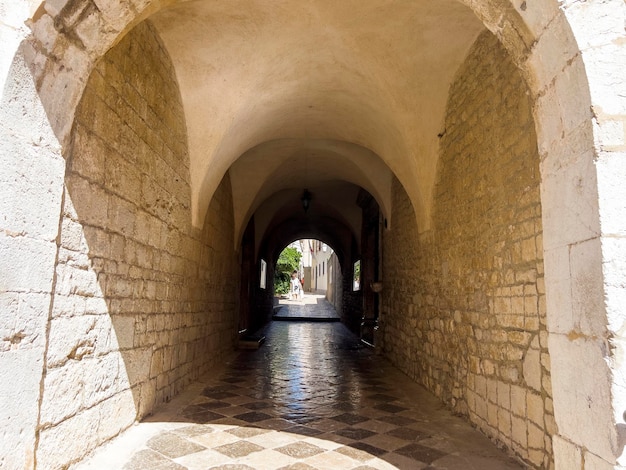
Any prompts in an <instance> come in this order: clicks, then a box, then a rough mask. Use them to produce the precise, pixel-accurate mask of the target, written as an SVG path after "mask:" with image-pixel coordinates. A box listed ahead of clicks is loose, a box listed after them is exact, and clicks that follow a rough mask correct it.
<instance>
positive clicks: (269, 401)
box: [79, 303, 521, 470]
mask: <svg viewBox="0 0 626 470" xmlns="http://www.w3.org/2000/svg"><path fill="white" fill-rule="evenodd" d="M321 304H322V305H324V304H323V303H321ZM314 305H315V304H309V305H308V307H307V308H309V309H314V308H315V307H314ZM263 334H264V335H265V336H266V337H267V341H266V342H265V344H263V345H262V346H261V348H260V349H258V350H253V351H242V352H241V353H238V354H237V355H235V356H233V359H232V360H231V361H230V362H229V363H228V364H227V365H226V366H225V367H224V368H223V369H222V370H220V371H217V372H215V373H213V374H211V375H210V376H207V377H205V378H204V379H203V380H202V381H201V382H198V383H196V384H194V385H192V386H191V387H190V388H189V389H188V390H187V391H186V392H185V393H183V394H182V395H180V396H179V397H177V398H176V399H175V400H174V401H172V402H171V403H169V404H168V405H166V406H165V407H164V408H162V409H161V410H160V411H158V412H157V413H156V414H155V415H153V416H152V417H150V418H148V419H147V420H145V421H144V422H143V423H140V424H139V425H137V426H134V427H133V428H131V429H130V430H129V431H128V432H126V433H124V434H123V435H122V436H120V437H118V438H117V439H116V440H115V441H113V442H112V443H110V444H109V445H108V446H105V447H104V448H103V449H101V450H100V451H99V453H98V454H96V455H95V456H94V457H93V458H92V459H91V460H90V461H87V462H86V463H84V464H83V465H82V466H80V467H79V468H81V469H82V470H85V469H102V468H108V469H124V470H140V469H141V470H143V469H168V470H175V469H179V470H183V469H194V470H195V469H202V470H206V469H240V470H248V469H294V470H295V469H298V470H315V469H320V470H321V469H333V470H335V469H354V470H356V469H358V470H366V469H449V470H472V469H475V470H478V469H480V470H506V469H510V470H513V469H519V468H521V467H520V466H519V465H518V464H516V463H515V462H514V461H513V460H511V459H510V458H509V457H507V455H505V454H504V453H503V452H502V451H500V450H499V449H497V448H496V447H495V446H494V445H493V444H492V443H491V442H490V441H489V440H488V439H487V438H486V437H484V436H483V435H481V434H480V433H478V432H477V431H475V430H474V429H472V427H471V426H470V425H469V424H467V423H466V422H465V421H463V420H462V419H460V418H458V417H454V416H452V415H451V414H450V413H449V412H448V411H447V410H445V409H444V408H443V406H442V405H441V404H440V402H439V401H438V400H436V399H435V398H434V397H433V396H432V395H430V394H429V393H428V392H426V391H425V390H424V389H423V388H421V387H420V386H418V385H416V384H415V383H414V382H412V381H411V380H410V379H408V378H407V377H406V376H404V375H403V374H402V373H401V372H399V371H398V370H397V369H395V368H394V367H393V366H391V365H390V364H389V363H388V362H386V361H385V360H384V359H383V358H381V357H379V356H377V355H375V354H374V352H373V351H372V350H371V349H369V348H366V347H364V346H363V345H362V344H361V343H360V341H359V339H358V338H357V337H356V336H354V335H353V334H352V333H350V332H349V331H348V330H347V328H346V327H345V326H344V325H343V324H341V323H336V322H329V323H319V322H302V321H299V322H286V321H282V322H272V323H270V324H269V325H268V326H267V327H266V328H265V329H264V331H263Z"/></svg>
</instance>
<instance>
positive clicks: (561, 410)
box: [549, 334, 617, 468]
mask: <svg viewBox="0 0 626 470" xmlns="http://www.w3.org/2000/svg"><path fill="white" fill-rule="evenodd" d="M605 349H606V346H605V344H604V342H603V341H602V340H597V339H589V338H584V337H581V338H577V339H573V340H572V339H570V337H568V336H566V335H560V334H551V335H550V337H549V350H550V359H551V362H552V390H553V398H554V415H555V419H556V423H557V426H558V430H559V434H560V435H561V436H562V437H563V438H564V439H566V440H568V441H570V442H572V443H575V444H576V445H578V446H580V447H584V448H586V449H588V450H589V451H590V452H592V453H594V454H596V455H599V456H601V457H602V458H604V459H606V460H607V461H610V460H615V455H614V449H616V448H617V431H616V428H615V424H614V419H613V416H612V412H611V410H612V408H613V407H612V402H611V372H610V370H609V368H608V366H607V363H606V356H605ZM581 372H584V373H581ZM562 468H565V467H562Z"/></svg>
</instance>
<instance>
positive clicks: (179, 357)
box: [36, 22, 238, 469]
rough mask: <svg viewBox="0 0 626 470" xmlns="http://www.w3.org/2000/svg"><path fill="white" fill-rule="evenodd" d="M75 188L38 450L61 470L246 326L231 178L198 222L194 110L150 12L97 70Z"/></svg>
mask: <svg viewBox="0 0 626 470" xmlns="http://www.w3.org/2000/svg"><path fill="white" fill-rule="evenodd" d="M65 187H66V189H65V193H64V199H63V204H62V208H63V209H62V214H61V220H60V239H59V240H58V243H59V249H58V255H57V264H56V273H55V286H54V296H53V301H52V309H51V311H52V313H51V319H50V323H49V327H48V333H47V345H48V347H47V353H46V356H45V377H44V381H43V387H42V398H41V411H40V420H39V429H38V436H39V441H38V447H37V452H36V458H37V466H38V467H41V468H50V469H54V468H64V466H65V465H67V464H68V463H71V462H73V461H77V460H80V459H81V458H82V457H83V456H85V454H86V453H88V452H89V451H90V450H92V449H94V448H95V447H96V446H98V445H100V444H101V443H103V442H105V441H107V440H108V439H110V438H111V437H113V436H115V435H116V434H118V433H119V432H120V431H121V430H123V429H125V428H126V427H128V426H130V425H131V424H132V423H133V422H134V421H135V420H136V419H139V418H141V417H143V416H145V415H147V414H149V413H150V412H151V410H152V409H153V408H154V406H155V405H158V404H159V403H163V402H165V401H168V400H169V399H170V398H171V397H173V396H174V395H176V394H177V393H178V392H180V391H181V390H182V389H183V387H185V386H186V385H187V384H188V383H189V382H190V381H191V380H193V379H195V378H197V377H198V376H199V375H200V374H202V373H204V372H206V371H207V370H208V369H209V367H210V366H212V365H214V364H215V363H216V362H217V361H220V360H221V359H223V358H224V356H225V354H227V353H228V352H229V351H231V350H232V345H233V340H234V335H235V334H236V317H237V313H236V305H235V304H236V301H237V296H236V293H237V283H238V267H237V266H238V264H237V260H236V257H235V254H234V251H233V236H234V235H233V234H234V224H233V216H232V213H233V211H232V198H231V189H230V184H229V180H228V177H226V178H225V179H224V180H223V182H222V184H221V186H220V188H219V189H218V191H217V192H216V194H215V196H214V198H213V201H212V203H211V205H210V207H209V210H208V213H207V217H206V224H205V227H204V230H202V231H200V230H197V229H193V228H192V226H191V216H190V188H189V167H188V155H187V143H186V128H185V119H184V114H183V109H182V105H181V100H180V96H179V92H178V86H177V82H176V77H175V74H174V69H173V67H172V64H171V62H170V59H169V56H168V54H167V52H166V51H165V49H164V48H163V46H162V43H161V42H160V40H159V38H158V36H157V34H156V32H155V30H154V29H153V28H152V26H151V25H150V24H149V23H147V22H144V23H141V24H140V25H138V26H137V27H136V28H135V29H133V30H132V31H131V32H130V33H128V35H127V36H126V37H125V38H124V39H123V40H122V41H121V42H120V43H119V44H118V45H116V46H115V47H114V48H113V49H111V50H110V51H109V52H108V53H107V54H106V55H105V56H104V57H103V59H102V60H101V61H100V62H99V63H98V64H97V66H96V68H95V70H94V71H93V73H92V74H91V76H90V78H89V81H88V83H87V87H86V90H85V93H84V95H83V98H82V101H81V103H80V105H79V108H78V110H77V113H76V120H75V123H74V129H73V133H72V145H71V149H70V151H69V155H68V157H67V171H66V177H65Z"/></svg>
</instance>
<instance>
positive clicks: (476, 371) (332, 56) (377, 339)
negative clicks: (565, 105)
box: [40, 0, 554, 465]
mask: <svg viewBox="0 0 626 470" xmlns="http://www.w3.org/2000/svg"><path fill="white" fill-rule="evenodd" d="M351 13H353V12H352V10H351V9H350V8H348V6H345V5H343V4H337V3H336V2H330V1H325V0H319V1H315V2H305V3H301V4H289V8H285V7H281V6H277V5H270V4H266V3H264V2H245V8H243V6H242V5H239V4H233V3H232V2H229V3H224V2H209V1H193V2H182V3H173V4H172V5H171V6H168V7H165V8H163V9H161V10H159V11H158V12H156V13H154V14H153V15H151V16H150V17H149V18H147V19H146V20H144V21H142V22H139V23H138V24H137V25H135V26H134V27H133V28H132V29H130V30H129V31H128V32H127V33H126V34H125V36H124V37H123V38H120V40H119V41H118V42H117V43H116V44H115V45H114V46H113V47H112V48H111V49H110V50H108V52H107V53H106V54H105V55H104V56H103V57H102V58H101V59H100V61H99V62H98V63H97V64H96V66H95V68H94V70H93V71H92V72H91V74H90V76H89V79H88V80H87V83H86V87H85V91H84V93H83V96H82V98H81V102H80V105H79V107H78V109H77V112H76V117H75V121H74V125H73V128H72V138H71V145H70V146H69V147H68V150H67V165H68V166H67V173H66V176H65V181H66V188H67V190H66V195H65V198H64V203H63V204H64V207H63V220H62V236H61V246H62V250H61V253H62V256H60V258H59V261H58V268H57V271H58V274H57V275H58V277H59V279H61V280H65V281H66V282H65V283H64V282H60V283H59V286H61V287H63V286H67V288H66V289H65V288H63V289H61V290H60V292H59V293H58V295H56V297H55V302H56V304H57V305H58V310H59V312H61V313H60V314H59V316H58V318H55V319H54V320H53V327H52V329H51V339H50V343H51V344H53V345H55V344H57V341H58V344H59V346H58V351H57V352H53V353H51V354H50V355H49V366H48V367H49V368H50V371H49V373H48V377H49V378H48V380H49V382H50V383H49V387H46V390H47V391H46V392H45V393H44V395H43V396H44V403H53V402H55V401H56V400H57V399H58V396H59V394H60V393H61V392H60V389H59V387H57V386H56V385H55V382H54V377H55V374H58V375H59V376H60V375H61V374H62V373H63V372H64V371H67V370H69V368H75V367H76V364H75V362H74V360H76V359H77V358H78V359H83V358H85V359H88V358H91V357H93V359H94V361H93V362H97V363H98V364H101V361H102V359H103V358H105V359H104V360H105V362H106V361H107V360H109V361H111V362H115V361H117V360H118V359H119V358H120V357H121V360H122V362H123V364H124V367H122V368H121V370H120V371H119V372H118V373H117V375H107V372H106V371H107V369H106V367H104V366H102V370H101V375H102V376H103V380H104V381H105V382H110V385H108V386H106V387H103V388H102V390H100V389H98V392H99V393H98V394H96V396H95V397H93V398H92V399H90V400H91V401H89V402H82V401H80V400H78V401H75V402H72V403H71V404H70V405H69V406H68V407H66V408H65V410H64V413H62V416H50V417H49V418H48V419H49V423H50V427H49V429H51V430H52V429H54V428H55V426H56V425H58V424H59V423H61V422H63V420H65V419H67V418H68V417H69V416H74V414H76V413H81V412H84V411H85V410H89V409H94V407H99V406H102V405H101V404H102V403H106V402H107V401H112V400H120V398H119V397H122V396H124V397H126V398H125V401H124V405H123V406H124V407H126V408H127V411H129V413H127V414H126V415H125V416H126V418H124V419H121V420H118V421H116V422H115V423H114V424H112V426H111V429H112V430H109V431H107V432H108V433H109V434H111V433H113V434H114V433H116V432H118V430H119V429H121V428H124V427H125V426H128V425H130V422H132V420H134V419H141V418H142V417H144V416H146V415H148V414H149V413H150V412H151V411H152V410H153V409H154V407H155V406H157V405H159V404H161V403H163V402H166V401H169V400H170V399H171V398H172V397H174V396H176V395H177V394H179V393H180V392H181V391H182V390H183V389H184V388H185V386H186V385H188V384H189V383H190V382H191V381H193V380H195V379H196V378H198V377H199V376H201V375H202V374H204V373H206V372H208V371H210V370H211V369H212V368H214V367H216V366H217V365H219V364H220V362H221V361H223V360H224V358H226V357H227V356H228V354H229V352H230V351H231V350H232V348H233V346H234V345H236V344H237V339H238V337H239V335H241V333H242V332H247V331H254V330H256V329H258V328H260V327H261V326H263V325H264V324H265V323H266V322H267V321H268V319H269V318H270V316H271V312H272V306H273V289H272V288H271V283H270V288H265V289H263V288H261V287H260V285H259V274H258V273H259V271H260V262H261V260H266V261H268V273H267V274H268V279H272V278H273V265H274V263H275V261H276V259H277V257H278V254H279V253H280V250H281V249H282V248H283V247H284V246H285V245H286V244H287V243H289V242H291V241H293V240H296V239H299V238H315V239H319V240H322V241H324V242H326V243H328V244H329V245H331V246H332V247H333V248H334V250H335V252H336V254H337V258H338V260H339V264H340V266H341V272H342V273H343V276H342V294H341V297H342V304H341V312H340V315H341V317H342V320H343V321H344V323H345V324H346V325H347V326H348V327H349V328H350V329H351V330H352V331H355V332H357V333H358V334H359V335H360V336H361V338H363V339H364V340H365V341H366V342H367V343H369V344H371V345H373V346H374V347H376V348H377V350H378V351H380V353H381V354H383V355H384V356H385V357H387V358H388V359H389V360H390V361H391V362H392V363H393V364H394V365H396V366H397V367H399V368H400V369H401V370H402V371H403V372H404V373H405V374H407V375H408V376H409V377H411V378H412V379H414V380H415V381H416V382H418V383H420V384H422V385H424V386H425V387H426V388H427V389H428V390H430V391H431V392H432V393H434V394H435V395H436V396H437V397H438V398H439V399H440V400H441V401H442V402H444V403H445V404H446V406H448V407H450V408H451V409H453V410H454V411H455V412H457V413H459V414H461V415H463V416H465V417H467V419H469V420H470V421H472V422H473V423H474V424H475V425H476V426H478V427H479V428H480V429H481V430H482V431H483V432H484V433H486V434H487V435H489V436H490V437H492V438H493V439H494V440H496V441H498V442H502V443H504V444H505V445H507V446H508V447H510V448H511V449H513V451H514V452H516V453H517V454H518V455H519V456H520V457H521V458H522V459H524V460H526V461H529V462H532V463H533V464H534V465H543V464H544V463H545V462H548V461H549V459H550V455H551V449H550V445H549V436H550V435H551V433H553V432H554V425H553V423H554V419H553V409H552V406H551V388H550V372H549V356H548V352H547V342H546V334H545V332H546V321H545V313H546V312H545V288H544V284H543V258H542V256H543V252H542V245H541V243H542V224H541V204H540V199H539V180H540V178H539V157H538V151H537V137H536V134H535V128H534V122H533V117H532V111H531V106H530V101H529V96H528V87H527V85H526V83H525V81H524V79H523V77H522V75H521V74H520V72H519V70H518V68H517V66H516V65H515V64H514V63H513V61H512V59H511V57H510V56H509V54H508V52H507V50H506V49H505V48H504V47H503V46H502V44H500V43H499V42H498V40H497V39H496V37H495V36H494V35H492V34H491V33H490V32H489V31H487V30H486V29H485V27H484V25H483V24H482V23H481V22H480V21H479V20H478V19H477V17H476V16H475V15H474V13H473V12H472V11H471V10H470V9H469V8H468V7H466V6H464V5H462V4H461V3H460V2H457V1H453V0H442V1H439V2H437V3H436V4H433V2H429V1H413V2H395V3H389V2H383V1H373V2H366V4H364V5H360V6H359V8H358V15H357V16H354V15H353V14H351ZM304 191H307V192H308V194H309V196H310V206H309V207H308V209H307V210H306V211H305V210H304V208H303V205H302V198H303V194H304ZM357 260H360V261H361V272H362V281H361V285H362V289H360V290H359V291H354V290H353V289H351V287H350V283H351V281H352V278H351V276H350V275H349V273H351V272H352V269H353V265H354V262H355V261H357ZM81 276H82V277H83V278H84V279H85V280H86V283H87V285H88V286H89V287H88V288H87V289H83V290H81V289H76V288H74V287H72V284H71V282H70V281H71V280H72V279H77V278H78V277H81ZM374 282H378V283H380V284H381V286H382V290H381V291H380V292H375V291H374V290H373V289H372V288H371V284H372V283H374ZM68 306H69V307H68ZM68 308H69V309H72V315H69V316H68V315H65V314H64V313H63V312H66V310H67V309H68ZM70 323H72V324H75V325H77V326H78V327H79V328H82V329H84V330H85V331H87V333H86V335H85V337H84V338H82V339H81V342H80V344H79V345H78V346H77V347H76V348H73V346H72V347H70V346H69V345H67V344H65V343H64V342H63V341H62V340H60V339H58V338H59V337H60V335H61V332H62V331H64V329H66V328H67V327H68V325H69V324H70ZM95 324H98V325H100V326H101V328H94V325H95ZM107 325H108V326H107ZM107 328H109V331H110V332H111V333H110V336H111V338H112V339H110V340H107V341H105V343H106V344H107V347H106V348H105V349H103V350H98V348H99V347H100V346H99V345H100V344H102V342H103V340H102V339H101V338H100V337H99V336H98V334H99V333H97V332H99V331H107ZM85 364H87V362H83V363H82V365H83V366H84V365H85ZM79 373H80V372H79ZM82 373H83V374H86V375H87V369H84V370H83V371H82ZM86 380H87V381H88V382H89V381H90V380H92V379H86ZM529 404H530V405H529ZM531 405H532V406H531ZM44 408H45V405H44ZM494 413H495V416H496V418H495V419H494ZM107 432H105V433H104V434H107ZM49 433H50V435H52V431H49ZM45 435H46V433H43V435H42V439H41V443H42V445H41V446H40V452H41V453H42V455H44V454H45V452H46V443H47V442H50V445H52V443H54V439H49V440H46V439H45ZM531 436H532V437H531ZM102 439H104V438H102ZM93 445H94V446H95V445H96V443H95V441H94V443H93ZM42 458H43V457H42Z"/></svg>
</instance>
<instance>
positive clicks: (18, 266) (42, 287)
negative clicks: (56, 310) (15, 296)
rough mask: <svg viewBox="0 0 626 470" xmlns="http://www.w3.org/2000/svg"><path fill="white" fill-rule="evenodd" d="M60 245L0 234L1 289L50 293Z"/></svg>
mask: <svg viewBox="0 0 626 470" xmlns="http://www.w3.org/2000/svg"><path fill="white" fill-rule="evenodd" d="M56 251H57V247H56V243H54V242H47V241H39V240H34V239H32V238H26V237H10V236H7V235H5V234H4V233H0V273H2V274H1V276H0V286H1V287H0V289H1V290H2V291H5V292H10V291H13V292H32V291H36V292H50V291H51V289H52V278H53V274H54V268H53V266H54V259H55V256H56Z"/></svg>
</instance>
